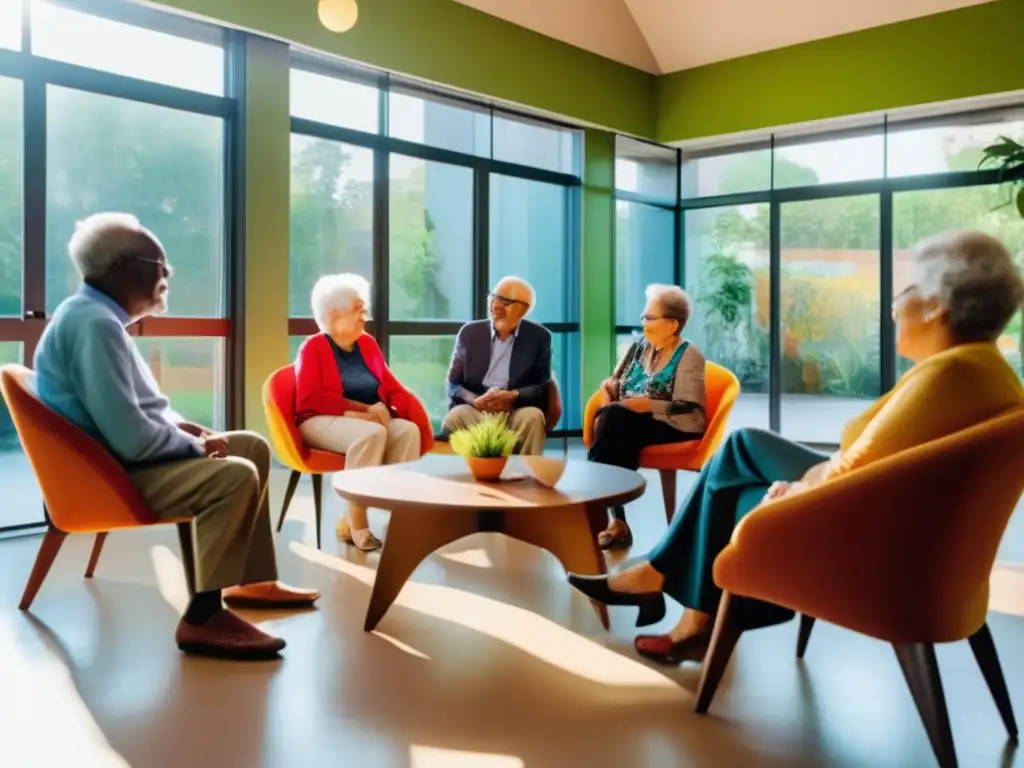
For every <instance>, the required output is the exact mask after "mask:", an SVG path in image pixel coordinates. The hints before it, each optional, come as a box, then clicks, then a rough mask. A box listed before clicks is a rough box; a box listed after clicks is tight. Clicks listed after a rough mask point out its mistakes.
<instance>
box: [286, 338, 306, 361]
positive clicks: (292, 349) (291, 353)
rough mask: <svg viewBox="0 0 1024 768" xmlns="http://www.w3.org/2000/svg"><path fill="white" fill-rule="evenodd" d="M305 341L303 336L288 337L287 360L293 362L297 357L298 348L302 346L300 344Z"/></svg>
mask: <svg viewBox="0 0 1024 768" xmlns="http://www.w3.org/2000/svg"><path fill="white" fill-rule="evenodd" d="M305 340H306V337H305V336H289V337H288V360H289V361H291V362H295V358H297V357H298V356H299V347H301V346H302V342H304V341H305Z"/></svg>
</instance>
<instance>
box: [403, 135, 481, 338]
mask: <svg viewBox="0 0 1024 768" xmlns="http://www.w3.org/2000/svg"><path fill="white" fill-rule="evenodd" d="M390 169H391V171H390V226H389V233H390V238H389V246H390V247H389V253H390V265H389V266H390V269H389V275H390V296H389V308H390V315H389V317H390V318H393V319H395V320H458V319H460V318H468V317H472V314H473V171H472V170H470V169H469V168H462V167H460V166H457V165H447V164H445V163H435V162H431V161H426V160H420V159H418V158H413V157H405V156H403V155H392V156H391V164H390Z"/></svg>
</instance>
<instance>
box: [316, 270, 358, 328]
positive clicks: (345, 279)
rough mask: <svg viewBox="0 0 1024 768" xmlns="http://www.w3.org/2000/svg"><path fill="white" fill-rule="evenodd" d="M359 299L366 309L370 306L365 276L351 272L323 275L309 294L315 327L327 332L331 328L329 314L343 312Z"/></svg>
mask: <svg viewBox="0 0 1024 768" xmlns="http://www.w3.org/2000/svg"><path fill="white" fill-rule="evenodd" d="M359 299H362V300H363V304H365V305H366V308H367V309H369V308H370V283H369V282H368V281H367V280H366V278H365V277H360V276H359V275H356V274H353V273H351V272H344V273H342V274H340V275H324V276H323V277H321V278H320V279H319V280H317V281H316V285H314V286H313V293H312V295H311V296H310V303H311V304H312V305H313V318H314V319H315V320H316V324H317V327H318V328H319V329H320V330H321V331H322V332H323V333H328V332H329V331H330V329H331V315H332V314H333V313H335V312H339V311H341V312H344V311H345V310H347V309H349V308H350V307H351V306H352V305H353V304H354V303H355V302H356V301H357V300H359Z"/></svg>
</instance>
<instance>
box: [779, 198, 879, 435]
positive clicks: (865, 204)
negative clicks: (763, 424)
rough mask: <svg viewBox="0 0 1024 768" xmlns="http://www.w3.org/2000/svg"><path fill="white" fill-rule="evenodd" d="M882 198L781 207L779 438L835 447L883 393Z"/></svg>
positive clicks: (804, 203) (848, 199) (832, 200)
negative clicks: (852, 422) (856, 418)
mask: <svg viewBox="0 0 1024 768" xmlns="http://www.w3.org/2000/svg"><path fill="white" fill-rule="evenodd" d="M878 209H879V199H878V197H877V196H876V195H863V196H859V197H845V198H834V199H830V200H813V201H809V202H800V203H786V204H784V205H783V206H782V213H781V216H782V219H781V222H780V223H781V234H782V284H781V286H780V289H781V296H782V307H781V311H782V425H781V426H782V434H783V435H785V436H786V437H788V438H791V439H793V440H800V441H804V442H809V443H838V442H839V437H840V434H841V433H842V430H843V427H844V426H845V425H846V422H847V421H849V420H850V419H851V418H853V417H854V416H857V415H859V414H860V413H862V412H863V411H864V410H865V409H866V408H867V407H868V405H869V404H870V401H871V400H874V399H876V398H877V397H878V396H879V394H880V393H881V372H880V358H879V336H880V329H879V317H878V315H879V291H880V264H879V262H880V255H879V250H878V249H879V242H878V241H879V213H878Z"/></svg>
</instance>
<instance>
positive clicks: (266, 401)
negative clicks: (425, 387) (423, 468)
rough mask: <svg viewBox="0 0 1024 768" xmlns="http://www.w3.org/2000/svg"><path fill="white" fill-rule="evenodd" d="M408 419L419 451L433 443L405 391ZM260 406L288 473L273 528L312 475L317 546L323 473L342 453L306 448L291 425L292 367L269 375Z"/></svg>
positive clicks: (423, 414)
mask: <svg viewBox="0 0 1024 768" xmlns="http://www.w3.org/2000/svg"><path fill="white" fill-rule="evenodd" d="M409 402H410V414H409V418H410V420H411V421H412V422H413V423H414V424H416V426H417V427H419V429H420V455H423V454H424V453H427V452H428V451H429V450H430V449H431V448H432V447H433V446H434V435H433V430H432V427H431V426H430V417H429V416H427V411H426V409H425V408H424V407H423V403H421V402H420V401H419V400H418V399H417V398H416V396H415V395H413V394H412V393H411V392H409ZM263 408H264V410H265V411H266V414H267V425H268V427H269V430H270V444H271V445H272V446H273V447H274V452H275V453H276V454H277V457H278V459H280V460H281V463H282V464H284V465H285V466H286V467H288V468H289V469H290V470H291V471H292V473H291V475H290V476H289V478H288V487H287V489H286V490H285V494H284V504H283V505H282V506H281V515H280V517H278V520H277V530H278V531H279V532H280V530H281V527H282V526H283V525H284V518H285V515H286V514H287V513H288V506H289V505H290V504H291V501H292V496H294V495H295V489H296V487H298V484H299V479H300V478H301V477H302V476H303V475H311V476H312V478H313V508H314V510H315V511H316V546H317V549H319V548H320V527H321V519H322V515H323V476H324V474H325V473H327V472H340V471H341V470H343V469H344V468H345V457H344V456H343V455H342V454H340V453H331V452H330V451H320V450H317V449H315V448H308V447H306V445H305V444H304V443H303V442H302V435H301V434H300V433H299V428H298V427H297V426H296V425H295V368H294V367H293V366H291V365H286V366H285V367H284V368H279V369H278V370H276V371H274V373H272V374H271V375H270V377H269V378H268V379H267V380H266V382H265V383H264V384H263Z"/></svg>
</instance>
